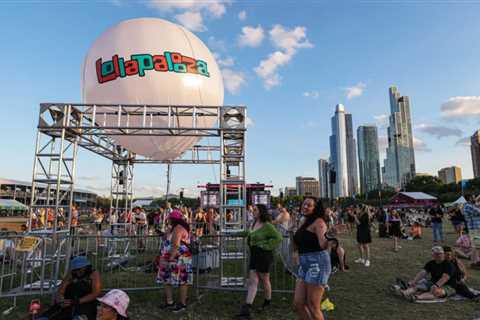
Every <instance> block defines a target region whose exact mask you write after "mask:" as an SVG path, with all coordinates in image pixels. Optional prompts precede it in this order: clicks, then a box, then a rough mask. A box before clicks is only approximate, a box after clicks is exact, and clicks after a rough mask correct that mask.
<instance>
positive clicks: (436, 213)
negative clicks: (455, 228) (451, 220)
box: [429, 206, 443, 243]
mask: <svg viewBox="0 0 480 320" xmlns="http://www.w3.org/2000/svg"><path fill="white" fill-rule="evenodd" d="M429 213H430V216H431V221H432V231H433V242H434V243H437V242H443V224H442V219H443V211H442V208H441V207H439V206H438V207H432V208H431V209H430V212H429Z"/></svg>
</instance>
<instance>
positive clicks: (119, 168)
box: [29, 103, 247, 286]
mask: <svg viewBox="0 0 480 320" xmlns="http://www.w3.org/2000/svg"><path fill="white" fill-rule="evenodd" d="M246 116H247V115H246V107H243V106H159V105H104V104H74V103H42V104H41V105H40V113H39V121H38V131H37V143H36V148H35V161H34V165H33V177H32V189H33V190H32V200H31V209H30V210H31V212H30V214H31V215H30V224H29V231H32V229H31V227H32V223H31V222H32V219H31V217H32V216H33V213H35V212H37V211H38V210H39V209H40V208H43V209H46V210H51V211H53V213H54V224H53V225H52V226H51V228H50V232H52V233H57V232H59V231H60V230H64V232H65V233H67V234H68V233H69V230H70V224H71V217H70V216H71V215H70V211H71V208H72V204H73V202H72V200H73V188H74V184H75V162H76V156H77V150H78V148H79V147H81V148H83V149H86V150H89V151H91V152H94V153H96V154H98V155H100V156H102V157H104V158H106V159H109V160H111V161H112V180H111V199H112V212H113V213H114V214H117V215H119V214H122V213H123V212H127V211H129V210H131V203H132V198H133V180H134V179H133V176H134V175H133V168H134V165H135V164H167V165H172V164H215V165H219V167H220V198H221V201H220V215H221V226H220V230H221V233H223V234H225V233H232V232H237V231H242V230H245V226H246V215H245V212H246V210H245V206H246V189H245V133H246ZM112 119H114V121H113V123H112ZM133 119H135V121H133ZM204 119H208V120H212V121H213V122H214V125H213V126H211V127H208V128H206V127H201V126H199V125H197V124H198V123H203V122H202V121H201V120H204ZM139 120H140V121H139ZM212 121H210V122H212ZM181 123H188V125H180V124H181ZM158 124H161V125H158ZM115 136H145V137H148V136H150V137H151V136H168V137H200V138H202V137H211V138H215V139H214V140H216V141H217V142H216V143H213V145H210V143H209V145H208V146H202V145H196V146H193V147H192V148H191V149H190V150H187V151H186V152H185V153H184V154H183V155H182V157H180V158H179V159H174V160H155V159H149V158H147V157H143V156H140V155H136V154H134V153H131V152H129V151H128V150H125V149H124V148H122V147H121V146H118V145H117V144H116V143H115V140H114V137H115ZM45 139H46V141H45V142H43V140H45ZM39 184H45V185H46V186H47V191H46V194H45V195H40V194H38V193H36V192H35V188H36V186H37V185H39ZM232 186H234V187H232ZM43 198H45V201H43V202H42V201H41V200H42V199H43ZM61 208H63V209H64V212H65V215H66V218H67V219H66V221H68V224H67V225H66V227H65V228H64V229H61V228H60V227H59V225H57V220H58V214H59V212H60V209H61ZM227 213H228V219H227ZM45 231H47V227H45ZM220 251H221V261H224V260H230V259H232V258H233V259H236V260H238V259H241V261H243V265H244V268H243V271H242V274H236V275H233V276H232V275H230V276H227V275H226V274H225V273H224V269H225V268H223V263H222V264H221V277H220V278H221V279H220V285H222V286H232V285H243V282H244V276H245V271H246V263H245V256H246V252H245V245H242V247H241V248H240V249H238V246H237V249H235V250H233V251H232V249H231V246H230V245H227V244H225V243H221V244H220ZM52 258H55V259H57V265H59V264H60V259H62V258H63V259H69V253H67V254H66V255H63V256H60V255H57V256H55V257H50V258H49V259H50V260H51V259H52ZM45 261H46V259H44V262H43V265H44V264H45ZM67 261H68V260H67ZM65 265H68V264H65Z"/></svg>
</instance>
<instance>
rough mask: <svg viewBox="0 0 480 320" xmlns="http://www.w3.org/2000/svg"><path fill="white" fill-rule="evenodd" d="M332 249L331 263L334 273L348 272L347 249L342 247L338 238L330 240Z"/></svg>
mask: <svg viewBox="0 0 480 320" xmlns="http://www.w3.org/2000/svg"><path fill="white" fill-rule="evenodd" d="M328 246H329V248H330V262H331V264H332V273H334V272H337V271H343V272H345V271H347V270H348V269H349V268H348V266H347V255H346V254H345V249H343V248H342V247H341V246H340V243H339V242H338V239H337V238H328Z"/></svg>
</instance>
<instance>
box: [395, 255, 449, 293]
mask: <svg viewBox="0 0 480 320" xmlns="http://www.w3.org/2000/svg"><path fill="white" fill-rule="evenodd" d="M432 258H433V260H431V261H429V262H427V264H426V265H425V266H424V267H423V270H422V271H420V272H419V273H418V274H417V275H416V276H415V278H414V279H413V280H412V281H409V282H408V288H407V289H406V290H398V292H399V294H401V295H402V296H403V297H405V298H407V299H408V300H410V301H412V302H414V301H416V300H434V299H442V298H447V297H448V296H451V295H453V294H455V289H454V287H455V279H454V271H455V270H454V268H453V266H452V264H451V263H450V262H448V261H446V260H445V252H444V251H443V248H442V247H440V246H435V247H433V248H432ZM428 275H430V279H428V278H427V276H428Z"/></svg>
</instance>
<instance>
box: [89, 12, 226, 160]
mask: <svg viewBox="0 0 480 320" xmlns="http://www.w3.org/2000/svg"><path fill="white" fill-rule="evenodd" d="M81 80H82V81H81V83H82V99H83V102H84V103H87V104H97V105H99V104H108V105H163V106H221V105H223V98H224V88H223V79H222V75H221V73H220V69H219V67H218V65H217V63H216V61H215V58H214V56H213V54H212V53H211V52H210V50H209V49H208V48H207V46H206V45H205V44H204V43H203V42H202V41H201V40H200V39H199V38H197V37H196V36H195V35H194V34H193V33H191V32H190V31H188V30H186V29H185V28H183V27H182V26H180V25H177V24H174V23H171V22H169V21H166V20H163V19H158V18H139V19H132V20H127V21H123V22H121V23H119V24H118V25H116V26H114V27H112V28H111V29H109V30H107V31H105V32H104V33H102V34H101V35H100V36H99V37H98V38H97V40H96V41H95V42H94V43H93V45H92V46H91V48H90V49H89V51H88V53H87V56H86V58H85V61H84V64H83V68H82V79H81ZM115 110H116V109H114V107H112V111H115ZM97 117H102V121H101V123H98V125H104V126H106V127H113V126H118V123H119V122H118V121H119V119H118V117H116V116H115V114H114V112H112V114H111V115H109V114H105V115H97ZM177 120H178V121H177ZM215 121H216V119H215V117H198V118H197V119H196V125H197V126H198V127H199V128H211V127H212V126H214V125H215ZM127 122H128V126H131V127H141V126H145V123H146V121H143V119H142V116H141V115H139V116H130V117H129V118H128V121H127V120H125V121H122V122H121V123H122V125H127ZM175 122H176V123H175V125H176V126H177V127H179V128H180V127H182V126H183V127H191V125H192V118H191V116H179V117H178V119H176V120H175ZM148 125H149V126H151V127H166V126H168V117H167V116H165V117H155V118H153V119H152V123H150V121H149V122H148ZM112 138H113V139H114V140H115V142H116V143H117V144H119V145H121V146H123V147H124V148H126V149H128V150H130V151H132V152H133V153H136V154H138V155H143V156H146V157H149V158H152V159H155V160H173V159H176V158H178V157H179V156H181V155H182V154H183V152H184V151H185V150H187V149H190V148H191V147H193V146H194V145H195V144H197V143H198V140H199V137H194V136H192V137H188V136H176V137H174V136H140V135H137V136H129V135H116V136H112Z"/></svg>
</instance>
